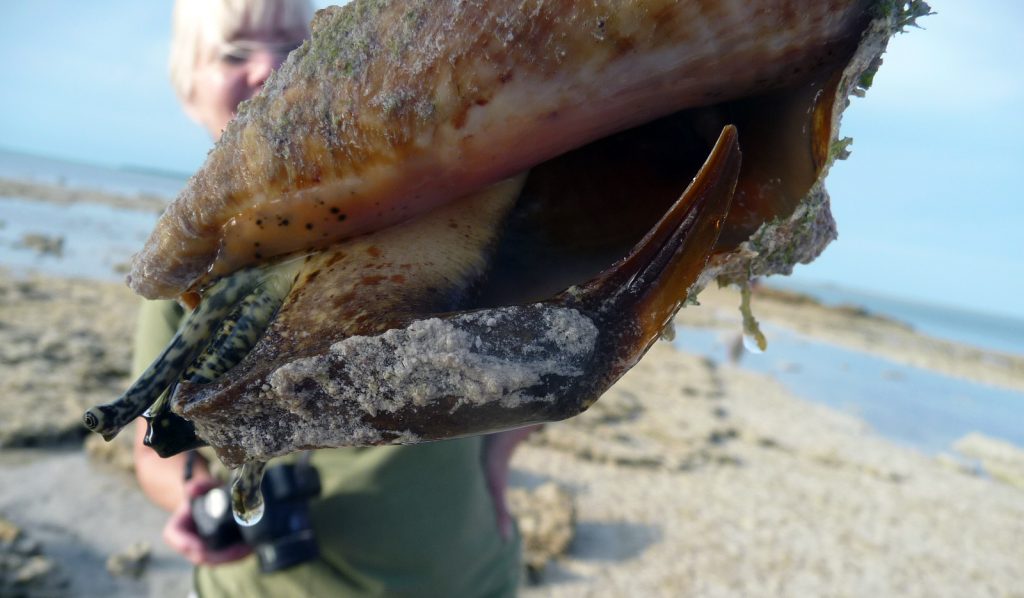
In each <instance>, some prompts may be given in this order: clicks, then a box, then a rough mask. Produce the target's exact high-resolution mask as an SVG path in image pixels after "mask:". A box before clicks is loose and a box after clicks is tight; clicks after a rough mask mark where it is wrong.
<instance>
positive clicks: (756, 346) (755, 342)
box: [743, 332, 764, 354]
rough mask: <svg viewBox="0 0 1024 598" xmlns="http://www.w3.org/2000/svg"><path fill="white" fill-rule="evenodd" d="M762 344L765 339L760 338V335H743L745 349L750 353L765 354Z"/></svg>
mask: <svg viewBox="0 0 1024 598" xmlns="http://www.w3.org/2000/svg"><path fill="white" fill-rule="evenodd" d="M761 343H764V337H763V336H762V337H760V338H758V335H756V334H751V333H749V332H744V333H743V348H744V349H746V350H747V351H749V352H750V353H756V354H760V353H764V347H763V346H762V344H761Z"/></svg>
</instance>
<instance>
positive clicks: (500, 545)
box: [133, 0, 528, 597]
mask: <svg viewBox="0 0 1024 598" xmlns="http://www.w3.org/2000/svg"><path fill="white" fill-rule="evenodd" d="M311 18H312V8H311V5H310V3H309V2H308V0H294V1H284V0H280V1H272V0H178V1H177V2H176V3H175V6H174V22H173V33H172V40H171V57H170V72H171V81H172V83H173V85H174V89H175V92H176V93H177V95H178V98H179V99H180V100H181V103H182V105H183V107H184V109H185V112H186V113H187V114H188V115H189V117H191V118H192V119H193V120H194V121H196V122H197V123H198V124H200V125H202V126H203V127H204V128H205V129H206V130H207V132H209V134H210V136H211V137H212V138H213V139H214V140H216V139H218V138H219V137H220V135H221V132H222V131H223V130H224V127H225V126H226V125H227V123H228V121H229V120H231V118H233V117H234V115H235V110H236V108H237V106H238V104H239V102H241V101H243V100H245V99H247V98H249V97H251V96H252V95H253V94H255V93H257V92H258V91H259V90H260V88H261V87H262V85H263V83H264V82H265V81H266V79H267V77H268V76H269V75H270V73H271V72H272V71H273V69H275V68H277V67H278V66H279V65H280V64H281V63H282V62H283V61H284V59H285V57H286V55H287V54H288V52H289V51H290V50H292V49H294V48H295V47H297V46H298V45H300V44H301V43H302V41H303V40H304V39H305V38H307V37H308V36H309V25H308V24H309V22H310V20H311ZM182 316H183V310H182V309H181V307H179V306H178V304H177V303H175V302H173V301H151V302H146V303H145V304H144V305H143V307H142V310H141V314H140V319H139V325H138V329H137V331H136V338H135V345H134V349H135V353H134V359H133V369H134V371H135V372H136V374H138V373H140V372H141V371H142V370H143V369H144V368H145V367H146V366H147V365H148V364H149V363H150V362H151V361H152V360H153V359H154V358H155V357H156V356H157V355H158V354H159V352H160V351H161V350H162V349H163V347H164V346H165V345H166V344H167V342H168V341H169V340H170V339H171V338H172V336H173V335H174V333H175V331H176V329H177V327H178V325H179V323H180V321H181V318H182ZM140 423H142V422H140ZM136 428H137V432H136V438H135V450H134V454H135V471H136V476H137V478H138V481H139V483H140V485H141V486H142V489H143V491H144V492H145V493H146V495H147V496H148V497H149V498H150V499H151V500H152V501H153V502H154V503H156V504H158V505H160V506H161V507H163V508H164V509H167V510H168V511H171V512H172V515H171V518H170V520H169V521H168V523H167V525H166V526H165V528H164V534H163V535H164V539H165V540H166V541H167V543H168V544H169V545H170V546H171V547H172V548H174V549H175V550H176V551H177V552H179V553H180V554H182V555H183V556H184V557H185V558H187V559H188V560H189V561H191V562H192V563H194V564H195V565H197V568H196V573H195V580H194V587H195V591H196V592H197V593H198V595H199V596H204V597H205V596H239V597H252V596H350V595H368V594H373V595H389V596H390V595H416V596H480V595H487V596H499V595H511V594H514V592H515V588H516V585H517V582H518V578H519V570H520V567H519V558H520V557H519V553H520V547H519V538H518V535H517V534H516V531H515V529H514V527H513V526H512V524H511V519H510V517H509V515H508V511H507V508H506V503H505V486H506V480H507V475H508V467H509V458H510V456H511V454H512V451H513V449H514V447H515V446H516V445H517V444H518V443H519V442H520V441H521V440H522V439H523V438H524V437H525V435H526V434H527V433H528V432H527V431H523V430H516V431H512V432H506V433H502V434H494V435H491V436H488V437H474V438H463V439H458V440H449V441H444V442H435V443H429V444H423V445H414V446H388V447H375V448H358V449H331V450H320V451H315V452H314V453H313V454H312V458H311V462H312V464H313V465H314V466H315V467H316V468H317V470H318V471H319V474H320V478H321V481H322V488H323V492H322V494H321V496H320V498H318V499H313V500H312V501H310V509H311V519H312V524H313V525H312V527H313V531H314V534H315V538H316V542H317V544H318V547H319V557H318V558H315V559H314V560H312V561H309V562H306V563H303V564H300V565H297V566H294V567H292V568H288V569H284V570H283V571H280V572H275V573H266V574H264V573H261V571H260V569H259V567H258V565H257V561H256V559H255V558H254V557H253V556H252V555H251V547H249V546H247V545H245V544H235V545H232V546H229V547H227V548H224V549H220V550H211V549H209V548H207V546H206V545H204V543H203V541H202V540H201V539H200V538H199V537H198V536H197V534H196V527H195V525H194V520H193V513H192V511H191V507H190V500H191V499H193V498H195V497H199V496H202V495H204V494H205V493H208V492H209V491H210V490H211V489H213V488H215V487H217V486H219V485H221V484H222V483H223V482H224V481H225V480H220V479H217V478H216V477H215V476H214V474H213V473H211V471H213V470H215V468H216V465H217V463H216V461H215V460H212V459H209V457H208V456H207V457H205V458H204V457H200V458H198V459H196V458H195V457H194V456H193V457H191V458H190V457H188V456H187V455H184V454H182V455H177V456H175V457H172V458H169V459H161V458H160V457H159V456H157V455H156V453H154V452H153V451H152V450H150V449H149V448H147V447H145V446H144V445H143V443H142V438H143V435H144V432H145V426H144V425H139V426H136ZM203 454H204V455H207V453H205V452H204V453H203ZM211 454H212V453H211ZM190 460H191V461H192V462H193V463H194V466H193V467H191V468H190V469H191V470H192V475H191V479H189V480H188V481H186V479H185V470H186V463H187V462H189V461H190ZM283 460H287V459H283ZM281 461H282V460H275V461H274V462H272V463H271V466H274V465H275V463H280V462H281Z"/></svg>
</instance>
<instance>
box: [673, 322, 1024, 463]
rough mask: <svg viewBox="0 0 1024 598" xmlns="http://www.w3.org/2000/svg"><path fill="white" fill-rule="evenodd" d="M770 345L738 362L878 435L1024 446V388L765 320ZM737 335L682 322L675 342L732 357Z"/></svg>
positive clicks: (927, 445) (929, 445)
mask: <svg viewBox="0 0 1024 598" xmlns="http://www.w3.org/2000/svg"><path fill="white" fill-rule="evenodd" d="M762 328H763V330H764V332H765V334H766V335H767V336H768V350H767V351H765V352H764V353H762V354H753V353H749V352H747V353H745V354H744V355H743V357H742V359H741V360H740V363H739V366H740V367H742V368H744V369H747V370H750V371H754V372H759V373H764V374H769V375H771V376H772V377H774V378H776V379H777V380H779V381H780V382H781V383H782V384H784V385H785V386H786V387H787V388H788V389H789V390H790V391H791V392H793V394H795V395H797V396H799V397H801V398H803V399H805V400H810V401H814V402H818V403H823V404H825V405H828V406H830V407H833V408H836V409H840V410H842V411H846V412H848V413H852V414H854V415H856V416H858V417H860V418H861V419H863V420H865V421H866V422H867V423H868V424H869V425H870V426H871V427H872V428H874V429H875V430H876V431H877V432H878V433H880V434H882V435H883V436H886V437H887V438H890V439H892V440H894V441H897V442H900V443H902V444H904V445H909V446H912V447H915V448H918V449H920V450H923V451H925V452H929V453H937V452H942V451H949V450H951V445H952V444H953V443H954V442H955V441H956V440H958V439H959V438H961V437H962V436H964V435H966V434H967V433H969V432H973V431H978V432H982V433H983V434H986V435H989V436H993V437H996V438H1002V439H1004V440H1008V441H1010V442H1013V443H1014V444H1016V445H1018V446H1024V393H1020V392H1014V391H1010V390H1005V389H1001V388H995V387H990V386H987V385H984V384H978V383H975V382H971V381H967V380H960V379H957V378H951V377H949V376H944V375H942V374H937V373H934V372H931V371H928V370H924V369H921V368H917V367H913V366H906V365H901V364H897V363H894V362H892V361H888V360H886V359H884V358H882V357H877V356H875V355H872V354H870V353H865V352H861V351H854V350H850V349H845V348H841V347H837V346H834V345H830V344H827V343H822V342H818V341H816V340H812V339H810V338H807V337H804V336H801V335H799V334H796V333H794V332H791V331H789V330H787V329H785V328H781V327H778V326H773V325H770V324H766V325H762ZM736 334H738V330H737V332H736V333H723V332H722V331H720V330H709V329H703V328H693V327H686V326H678V327H677V333H676V340H675V342H674V344H675V346H676V347H678V348H680V349H682V350H684V351H688V352H691V353H699V354H702V355H707V356H709V357H711V358H713V359H715V360H716V361H725V360H726V359H727V353H728V346H729V344H730V343H731V342H733V340H734V339H735V336H736Z"/></svg>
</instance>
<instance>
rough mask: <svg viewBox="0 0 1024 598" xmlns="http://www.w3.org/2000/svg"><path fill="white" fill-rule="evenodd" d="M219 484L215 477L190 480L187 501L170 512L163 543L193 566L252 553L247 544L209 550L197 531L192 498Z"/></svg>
mask: <svg viewBox="0 0 1024 598" xmlns="http://www.w3.org/2000/svg"><path fill="white" fill-rule="evenodd" d="M217 486H218V484H217V482H216V480H213V479H210V478H207V479H199V480H190V481H189V482H187V483H186V484H185V493H186V496H187V497H188V498H187V500H185V501H183V502H182V504H180V505H178V508H177V509H175V510H174V512H173V513H171V517H170V519H168V520H167V524H166V525H164V529H163V539H164V542H166V543H167V545H168V546H170V547H171V548H172V549H174V551H175V552H177V553H178V554H180V555H182V556H183V557H185V558H186V559H187V560H188V561H189V562H190V563H192V564H193V565H218V564H221V563H229V562H231V561H237V560H238V559H241V558H243V557H245V556H247V555H248V554H249V553H251V552H252V549H251V548H250V547H249V546H248V545H246V544H241V543H239V544H234V545H232V546H229V547H227V548H224V549H222V550H210V549H208V548H207V547H206V545H205V544H203V540H202V538H200V537H199V535H198V534H197V533H196V526H195V523H194V522H193V520H192V499H194V498H196V497H198V496H202V495H203V494H205V493H207V492H209V491H210V490H211V489H213V488H216V487H217Z"/></svg>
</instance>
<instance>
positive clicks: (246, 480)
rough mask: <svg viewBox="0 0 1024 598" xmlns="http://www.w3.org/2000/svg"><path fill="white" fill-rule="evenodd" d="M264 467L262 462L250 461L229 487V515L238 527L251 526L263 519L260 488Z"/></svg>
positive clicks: (265, 465) (237, 473)
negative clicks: (232, 516)
mask: <svg viewBox="0 0 1024 598" xmlns="http://www.w3.org/2000/svg"><path fill="white" fill-rule="evenodd" d="M266 467H267V464H266V463H264V462H262V461H250V462H248V463H246V464H244V465H242V467H241V469H239V470H238V471H237V472H236V474H235V482H234V483H233V484H232V485H231V513H232V515H234V517H235V522H236V523H238V525H243V526H246V527H249V526H253V525H256V524H257V523H259V522H260V519H262V518H263V511H264V502H263V492H262V490H261V489H260V487H261V486H262V484H263V470H264V469H266Z"/></svg>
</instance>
